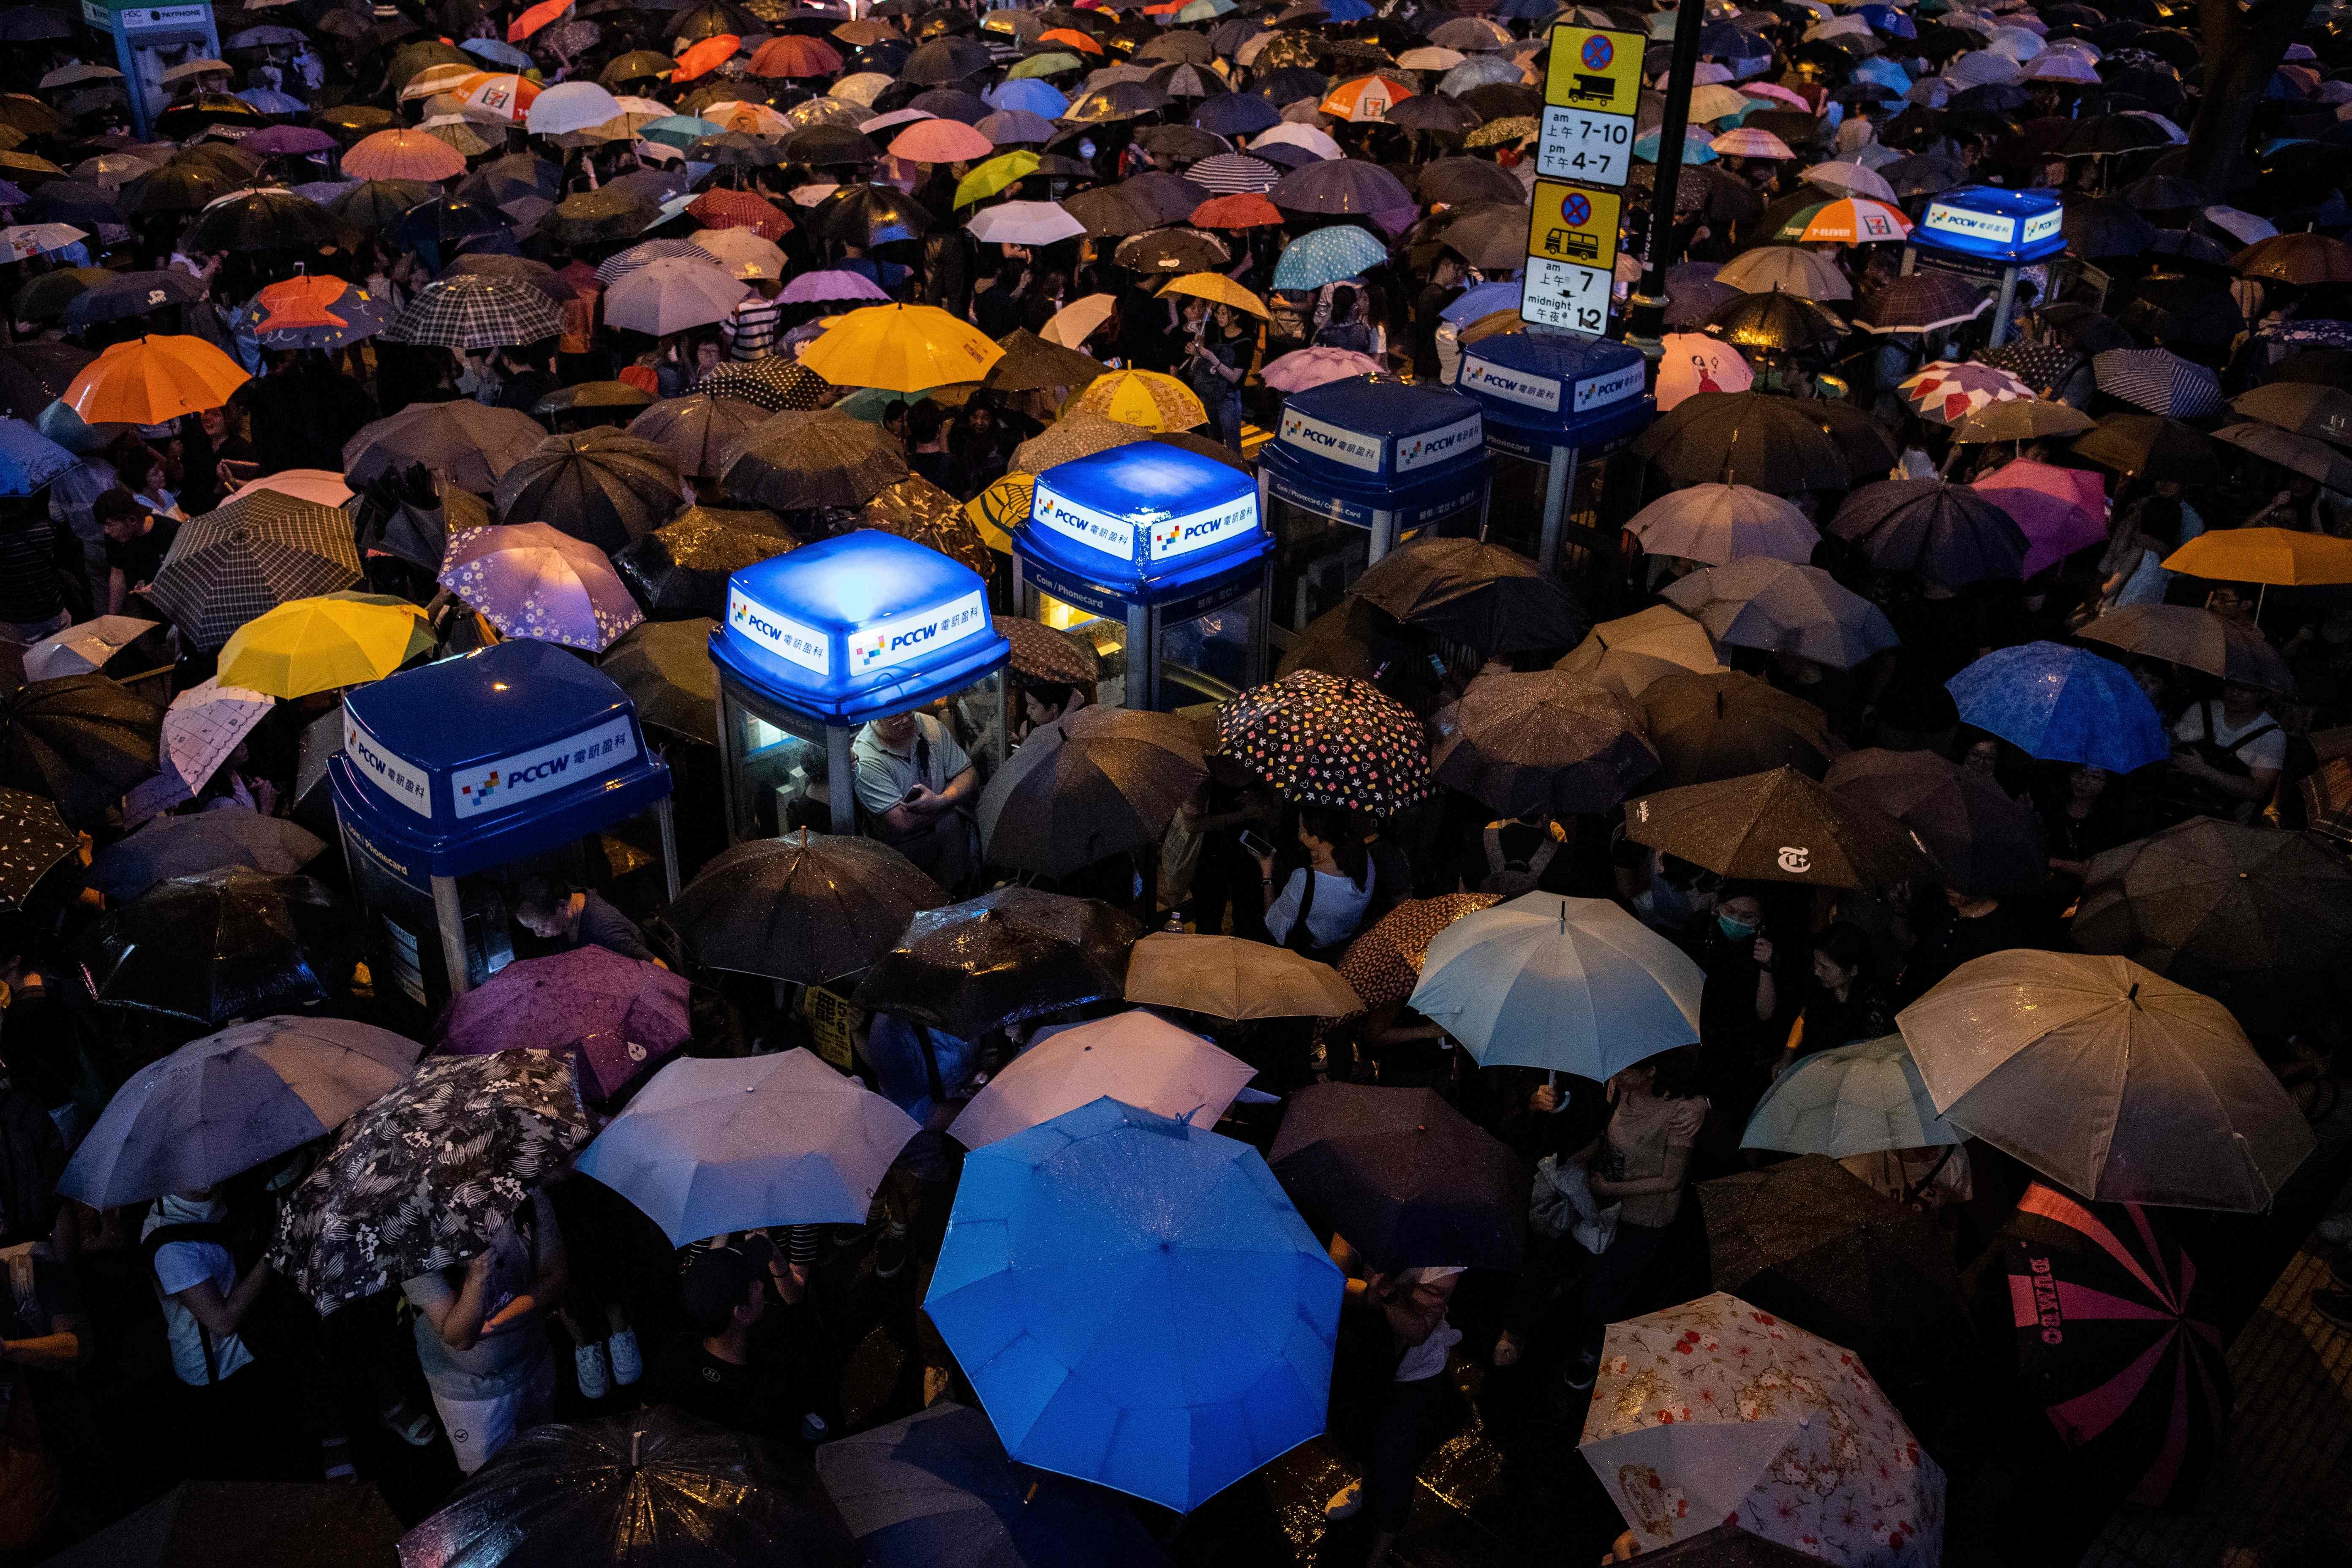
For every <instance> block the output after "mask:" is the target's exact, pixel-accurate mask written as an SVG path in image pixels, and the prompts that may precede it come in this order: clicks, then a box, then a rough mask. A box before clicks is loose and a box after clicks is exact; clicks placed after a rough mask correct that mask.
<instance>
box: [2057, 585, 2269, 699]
mask: <svg viewBox="0 0 2352 1568" xmlns="http://www.w3.org/2000/svg"><path fill="white" fill-rule="evenodd" d="M2081 635H2082V636H2084V637H2087V638H2089V639H2090V640H2091V641H2093V642H2102V643H2106V644H2108V645H2109V646H2111V647H2119V648H2121V649H2123V650H2124V651H2125V652H2126V653H2135V654H2139V655H2141V656H2143V657H2145V658H2160V659H2164V660H2165V661H2167V662H2168V663H2171V664H2179V665H2186V666H2187V667H2188V668H2190V669H2201V670H2203V671H2204V672H2205V673H2206V674H2208V675H2213V676H2219V677H2220V678H2221V679H2223V680H2226V681H2230V682H2232V683H2234V684H2237V685H2240V686H2259V687H2261V688H2262V689H2263V690H2265V691H2278V692H2284V693H2285V694H2287V695H2288V696H2293V695H2294V674H2293V673H2292V672H2291V671H2289V670H2288V668H2287V667H2286V661H2285V660H2284V659H2283V658H2280V657H2279V656H2278V651H2277V650H2276V649H2275V648H2273V647H2271V645H2270V644H2269V643H2267V642H2265V641H2264V640H2263V634H2262V632H2261V630H2260V629H2259V628H2257V627H2254V626H2243V625H2241V624H2240V623H2238V622H2236V621H2232V620H2226V619H2224V618H2223V617H2221V616H2217V615H2215V614H2214V613H2213V612H2212V611H2210V610H2206V609H2199V608H2195V607H2193V606H2190V605H2129V606H2127V607H2126V608H2124V609H2120V610H2110V611H2109V612H2107V613H2106V614H2105V615H2104V616H2100V617H2099V618H2098V619H2096V620H2095V621H2093V622H2092V623H2091V624H2090V625H2088V626H2084V628H2083V629H2082V633H2081Z"/></svg>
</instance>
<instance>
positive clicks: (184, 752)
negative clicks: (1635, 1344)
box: [162, 675, 278, 794]
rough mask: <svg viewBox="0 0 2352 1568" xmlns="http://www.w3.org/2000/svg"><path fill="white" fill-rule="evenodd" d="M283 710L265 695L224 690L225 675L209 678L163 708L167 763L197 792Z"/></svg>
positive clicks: (174, 772)
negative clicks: (250, 736)
mask: <svg viewBox="0 0 2352 1568" xmlns="http://www.w3.org/2000/svg"><path fill="white" fill-rule="evenodd" d="M277 706H278V700H277V699H276V698H274V697H271V696H268V694H266V693H264V692H259V691H248V690H247V689H245V688H244V687H242V686H223V685H222V684H221V680H220V677H219V676H217V675H214V676H207V677H206V678H205V679H203V680H201V681H199V682H197V683H196V684H195V685H194V686H191V687H189V688H188V689H186V690H185V691H183V692H181V693H180V694H179V695H178V696H177V697H174V698H173V699H172V705H171V707H169V708H167V709H165V710H163V746H162V761H163V763H164V765H165V766H166V767H168V768H169V769H170V770H171V771H172V773H173V774H175V775H176V776H177V777H178V778H179V780H180V782H181V783H182V784H185V785H186V786H187V787H188V790H189V793H191V794H194V792H195V791H197V790H200V789H202V788H204V787H205V784H206V783H207V782H208V781H210V779H211V778H212V776H213V774H214V773H216V772H218V771H219V769H220V765H221V764H222V763H226V761H228V759H229V755H230V753H231V752H235V751H236V748H237V743H238V742H241V741H243V740H244V739H245V738H246V736H247V735H248V734H251V733H252V732H253V731H254V729H255V727H256V726H257V725H258V724H259V723H260V722H261V721H263V720H264V719H267V718H268V717H269V710H271V709H273V708H275V707H277Z"/></svg>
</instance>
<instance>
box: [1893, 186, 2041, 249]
mask: <svg viewBox="0 0 2352 1568" xmlns="http://www.w3.org/2000/svg"><path fill="white" fill-rule="evenodd" d="M2065 221H2066V213H2065V208H2064V207H2063V205H2061V203H2060V202H2059V199H2058V193H2057V192H2055V191H2004V190H2001V189H2000V188H1998V187H1997V186H1993V185H1963V186H1961V187H1960V188H1959V189H1958V190H1954V191H1946V192H1945V193H1944V194H1943V195H1940V196H1937V198H1936V199H1935V200H1934V201H1932V202H1930V203H1929V204H1928V205H1927V216H1925V217H1923V218H1921V219H1920V220H1919V224H1918V226H1916V228H1914V229H1913V230H1912V231H1911V245H1912V247H1913V248H1914V249H1917V250H1926V251H1941V252H1944V253H1946V254H1948V255H1952V256H1957V257H1962V258H1966V259H1969V260H1971V261H1990V262H1997V263H2000V265H2002V266H2007V267H2025V266H2030V265H2032V263H2034V262H2036V261H2042V260H2046V259H2048V258H2051V257H2053V256H2055V255H2057V254H2058V253H2059V252H2060V251H2062V250H2063V249H2065V248H2066V237H2065V235H2064V234H2063V232H2061V231H2062V230H2063V226H2064V225H2065Z"/></svg>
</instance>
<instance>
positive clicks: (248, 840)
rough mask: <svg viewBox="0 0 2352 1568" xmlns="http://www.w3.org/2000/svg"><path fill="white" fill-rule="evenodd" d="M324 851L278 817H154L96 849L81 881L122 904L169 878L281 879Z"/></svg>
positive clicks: (225, 811) (226, 812)
mask: <svg viewBox="0 0 2352 1568" xmlns="http://www.w3.org/2000/svg"><path fill="white" fill-rule="evenodd" d="M326 847H327V846H326V845H325V844H324V843H323V842H322V841H321V840H320V838H319V837H317V836H316V835H315V834H313V833H311V832H310V829H308V828H306V827H302V826H298V825H296V824H294V823H291V822H289V821H287V820H286V819H285V818H284V817H282V816H262V815H261V814H260V813H258V812H256V811H250V810H246V809H243V808H230V807H227V806H223V807H220V808H218V809H215V810H212V811H200V812H197V813H195V814H194V815H193V816H160V817H157V818H156V819H155V820H154V821H153V822H151V823H149V824H148V825H147V826H144V827H142V828H141V829H140V830H139V831H138V832H136V833H133V834H131V835H130V836H129V837H124V838H121V839H117V840H116V841H115V842H114V843H112V844H110V845H108V846H107V847H105V848H104V849H102V850H100V852H99V854H98V856H97V858H94V859H93V860H92V861H91V862H90V867H89V875H88V876H87V877H86V878H85V879H84V880H85V881H86V882H87V883H88V885H89V886H90V887H93V888H96V889H98V890H99V891H100V892H101V893H104V894H105V895H106V896H107V897H108V898H109V899H110V900H114V901H115V902H118V903H121V902H123V901H126V900H131V899H135V898H137V897H138V896H139V895H140V894H142V893H143V892H145V891H146V890H147V889H150V888H152V887H153V886H154V885H155V884H156V883H158V882H162V881H166V880H169V879H172V878H173V877H194V876H200V875H202V874H203V873H205V872H206V871H218V870H225V869H226V868H230V867H236V866H242V867H244V868H247V869H248V870H254V871H267V872H270V873H273V874H276V875H279V876H283V875H285V874H287V873H289V872H293V871H299V870H300V869H301V868H303V867H305V866H307V865H309V864H310V862H311V861H312V860H314V859H316V858H318V857H319V855H320V852H321V851H322V850H324V849H325V848H326Z"/></svg>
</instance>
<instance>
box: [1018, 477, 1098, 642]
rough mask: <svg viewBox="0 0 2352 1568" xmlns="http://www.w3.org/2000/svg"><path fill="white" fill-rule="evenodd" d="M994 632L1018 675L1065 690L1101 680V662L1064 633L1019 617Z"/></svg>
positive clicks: (1076, 639)
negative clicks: (1010, 651)
mask: <svg viewBox="0 0 2352 1568" xmlns="http://www.w3.org/2000/svg"><path fill="white" fill-rule="evenodd" d="M1000 482H1002V481H1000ZM1033 488H1034V487H1033ZM996 629H997V631H998V632H999V633H1000V634H1001V635H1003V637H1004V639H1005V640H1006V641H1007V642H1009V643H1011V644H1012V645H1013V670H1014V672H1015V673H1017V674H1021V675H1025V676H1028V677H1029V678H1030V679H1033V680H1041V681H1047V682H1054V683H1058V684H1062V685H1068V686H1091V685H1093V684H1094V683H1095V682H1096V681H1097V679H1100V678H1101V676H1102V659H1101V658H1100V657H1099V656H1098V655H1097V653H1096V652H1095V650H1094V648H1093V647H1091V646H1089V645H1088V644H1087V643H1085V642H1082V641H1080V640H1079V639H1078V638H1076V637H1073V636H1071V635H1070V634H1069V633H1067V632H1063V631H1056V630H1055V629H1054V628H1053V627H1051V626H1042V625H1040V624H1039V623H1037V622H1035V621H1032V620H1025V619H1024V618H1022V617H1021V616H1002V617H1000V618H999V619H998V620H997V623H996Z"/></svg>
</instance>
